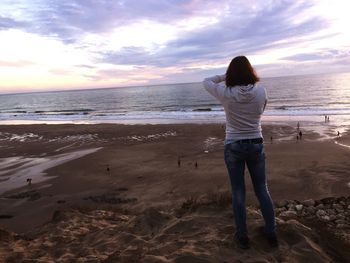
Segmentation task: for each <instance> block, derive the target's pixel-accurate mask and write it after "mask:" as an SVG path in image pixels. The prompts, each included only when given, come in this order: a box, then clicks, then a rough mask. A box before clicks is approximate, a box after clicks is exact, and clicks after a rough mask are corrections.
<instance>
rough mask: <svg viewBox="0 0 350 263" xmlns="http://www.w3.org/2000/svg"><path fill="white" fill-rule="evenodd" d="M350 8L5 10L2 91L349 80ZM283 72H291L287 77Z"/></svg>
mask: <svg viewBox="0 0 350 263" xmlns="http://www.w3.org/2000/svg"><path fill="white" fill-rule="evenodd" d="M349 8H350V3H348V2H347V1H341V0H335V1H322V0H319V1H316V0H314V1H277V0H270V1H253V0H251V1H241V0H225V1H221V2H220V4H218V2H217V1H213V0H211V1H197V0H188V1H174V0H167V1H159V2H157V1H141V2H140V1H136V0H130V1H103V2H100V1H81V0H72V1H58V0H57V1H43V0H38V1H29V0H15V1H9V0H5V1H1V4H0V39H1V42H0V68H1V70H0V81H1V85H0V92H1V93H8V92H25V91H39V90H40V91H42V90H64V89H77V88H78V89H79V88H99V87H117V86H131V85H143V84H147V85H148V84H160V83H177V82H197V81H200V80H201V79H202V78H203V77H205V76H207V75H211V74H220V73H222V72H224V71H225V68H226V66H227V64H228V63H229V62H230V60H231V58H232V57H234V56H236V55H241V54H244V55H247V56H248V57H249V58H250V60H251V62H252V63H253V64H254V65H255V66H256V67H257V70H258V72H259V74H260V75H261V76H262V77H273V76H282V75H298V74H317V73H325V72H347V71H350V49H349V47H350V31H349V30H348V25H349V24H350V16H349V14H348V10H349ZM286 69H288V70H286Z"/></svg>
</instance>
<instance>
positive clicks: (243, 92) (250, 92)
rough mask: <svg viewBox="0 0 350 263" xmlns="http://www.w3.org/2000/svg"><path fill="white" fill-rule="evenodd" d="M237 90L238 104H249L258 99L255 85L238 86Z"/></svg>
mask: <svg viewBox="0 0 350 263" xmlns="http://www.w3.org/2000/svg"><path fill="white" fill-rule="evenodd" d="M235 88H236V91H237V96H236V100H237V101H238V102H249V101H251V100H253V99H254V98H255V97H256V86H255V85H253V84H249V85H247V86H237V87H235Z"/></svg>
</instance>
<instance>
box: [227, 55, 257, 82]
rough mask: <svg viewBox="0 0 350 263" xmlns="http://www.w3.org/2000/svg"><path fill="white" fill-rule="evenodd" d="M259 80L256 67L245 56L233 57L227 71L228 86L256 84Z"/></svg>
mask: <svg viewBox="0 0 350 263" xmlns="http://www.w3.org/2000/svg"><path fill="white" fill-rule="evenodd" d="M258 81H259V77H258V76H257V74H256V72H255V70H254V68H253V67H252V65H251V64H250V62H249V60H248V59H247V58H246V57H245V56H238V57H235V58H234V59H232V61H231V63H230V65H229V66H228V68H227V71H226V86H227V87H233V86H237V85H248V84H255V83H256V82H258Z"/></svg>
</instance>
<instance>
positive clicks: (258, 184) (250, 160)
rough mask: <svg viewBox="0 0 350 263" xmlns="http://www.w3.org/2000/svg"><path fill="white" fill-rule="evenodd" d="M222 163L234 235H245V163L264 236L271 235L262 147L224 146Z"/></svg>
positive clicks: (272, 225) (271, 216) (272, 222)
mask: <svg viewBox="0 0 350 263" xmlns="http://www.w3.org/2000/svg"><path fill="white" fill-rule="evenodd" d="M225 163H226V166H227V170H228V173H229V176H230V181H231V187H232V207H233V213H234V219H235V223H236V231H237V235H238V236H245V235H247V234H248V231H247V224H246V206H245V181H244V170H245V165H246V164H247V167H248V170H249V173H250V177H251V180H252V183H253V186H254V192H255V195H256V196H257V198H258V200H259V203H260V208H261V213H262V215H263V218H264V220H265V229H264V230H265V233H266V234H274V233H275V231H276V222H275V211H274V206H273V203H272V199H271V196H270V194H269V190H268V188H267V182H266V175H265V153H264V145H263V144H241V143H228V144H226V145H225Z"/></svg>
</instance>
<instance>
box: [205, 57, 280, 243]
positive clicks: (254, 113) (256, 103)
mask: <svg viewBox="0 0 350 263" xmlns="http://www.w3.org/2000/svg"><path fill="white" fill-rule="evenodd" d="M258 81H259V78H258V76H257V75H256V73H255V70H254V69H253V67H252V66H251V64H250V62H249V61H248V59H247V58H246V57H245V56H238V57H235V58H234V59H233V60H232V61H231V63H230V65H229V67H228V68H227V71H226V74H225V75H221V76H214V77H210V78H206V79H205V80H204V81H203V86H204V87H205V89H206V90H207V91H208V92H209V93H210V94H211V95H213V96H214V97H215V98H217V99H218V100H219V101H220V102H221V103H222V105H223V107H224V110H225V115H226V136H225V163H226V166H227V170H228V174H229V177H230V182H231V188H232V207H233V213H234V219H235V224H236V233H235V240H236V241H237V242H238V244H239V246H240V247H241V248H244V249H247V248H249V247H250V245H249V238H248V230H247V224H246V205H245V181H244V170H245V166H247V168H248V171H249V173H250V177H251V180H252V183H253V186H254V191H255V195H256V196H257V198H258V200H259V203H260V207H261V212H262V215H263V217H264V220H265V227H264V228H262V230H261V231H262V234H263V235H264V237H265V238H266V240H267V241H268V242H269V243H270V244H271V245H272V246H278V242H277V237H276V223H275V212H274V207H273V203H272V200H271V197H270V194H269V191H268V188H267V182H266V174H265V153H264V145H263V138H262V132H261V115H262V114H263V112H264V110H265V106H266V102H267V95H266V90H265V88H263V87H261V86H259V85H257V82H258Z"/></svg>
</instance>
